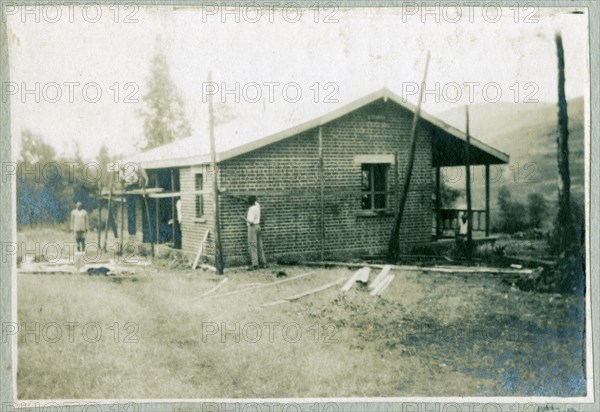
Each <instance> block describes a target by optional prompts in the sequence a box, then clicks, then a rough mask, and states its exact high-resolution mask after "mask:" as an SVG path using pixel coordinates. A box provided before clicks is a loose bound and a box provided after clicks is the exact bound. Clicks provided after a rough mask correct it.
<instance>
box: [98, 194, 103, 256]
mask: <svg viewBox="0 0 600 412" xmlns="http://www.w3.org/2000/svg"><path fill="white" fill-rule="evenodd" d="M99 185H100V186H99V188H100V189H99V192H100V195H99V196H98V248H101V247H102V184H101V183H99Z"/></svg>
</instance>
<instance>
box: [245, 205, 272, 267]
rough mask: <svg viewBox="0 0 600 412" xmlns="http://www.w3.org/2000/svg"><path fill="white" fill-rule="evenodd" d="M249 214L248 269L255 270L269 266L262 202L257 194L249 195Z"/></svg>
mask: <svg viewBox="0 0 600 412" xmlns="http://www.w3.org/2000/svg"><path fill="white" fill-rule="evenodd" d="M248 204H249V205H250V207H249V208H248V214H247V216H246V219H244V220H245V221H246V225H248V251H249V253H250V260H251V266H250V267H249V268H248V270H255V269H258V268H259V264H260V267H266V266H267V260H266V259H265V253H264V251H263V244H262V235H261V230H260V204H259V203H258V202H257V200H256V196H249V197H248Z"/></svg>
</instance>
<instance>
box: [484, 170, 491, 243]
mask: <svg viewBox="0 0 600 412" xmlns="http://www.w3.org/2000/svg"><path fill="white" fill-rule="evenodd" d="M489 235H490V165H489V164H486V165H485V236H486V237H487V236H489Z"/></svg>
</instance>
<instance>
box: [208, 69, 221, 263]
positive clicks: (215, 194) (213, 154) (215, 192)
mask: <svg viewBox="0 0 600 412" xmlns="http://www.w3.org/2000/svg"><path fill="white" fill-rule="evenodd" d="M208 82H209V83H211V82H212V73H211V72H208ZM208 127H209V137H210V161H211V163H212V169H213V188H212V204H213V220H214V230H213V235H214V237H215V268H216V269H217V274H219V275H222V274H223V251H222V249H221V228H220V226H221V225H220V222H219V182H218V170H217V150H216V147H215V122H214V113H213V100H212V93H211V94H209V95H208Z"/></svg>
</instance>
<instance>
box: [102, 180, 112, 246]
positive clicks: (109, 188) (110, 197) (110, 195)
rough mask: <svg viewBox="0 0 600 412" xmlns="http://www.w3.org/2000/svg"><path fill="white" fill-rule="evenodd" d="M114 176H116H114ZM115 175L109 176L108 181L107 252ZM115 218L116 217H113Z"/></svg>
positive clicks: (105, 238) (105, 237) (105, 234)
mask: <svg viewBox="0 0 600 412" xmlns="http://www.w3.org/2000/svg"><path fill="white" fill-rule="evenodd" d="M113 177H114V176H113ZM113 177H109V179H110V180H109V181H108V203H107V206H106V228H105V229H106V230H105V231H104V248H103V250H104V251H105V252H106V244H107V243H108V226H109V224H110V217H111V210H110V207H111V201H112V181H113ZM113 218H114V217H113Z"/></svg>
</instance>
